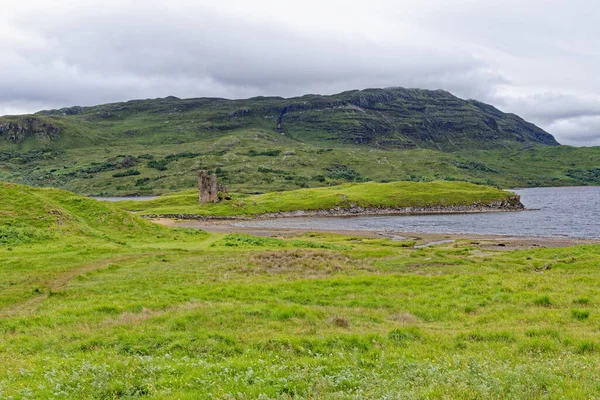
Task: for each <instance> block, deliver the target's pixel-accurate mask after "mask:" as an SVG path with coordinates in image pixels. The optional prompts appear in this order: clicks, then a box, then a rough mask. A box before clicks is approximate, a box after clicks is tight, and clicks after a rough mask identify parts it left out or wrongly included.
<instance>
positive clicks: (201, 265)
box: [0, 184, 600, 399]
mask: <svg viewBox="0 0 600 400" xmlns="http://www.w3.org/2000/svg"><path fill="white" fill-rule="evenodd" d="M0 198H1V199H2V202H0V227H1V228H0V272H1V273H0V289H1V290H0V365H2V368H0V398H56V399H71V398H89V399H106V398H148V399H162V398H181V399H198V398H207V399H208V398H236V399H243V398H379V397H393V396H402V397H404V398H450V397H451V398H462V399H475V398H520V399H538V398H593V397H597V396H598V395H599V394H600V389H599V387H598V385H597V382H598V381H600V371H599V370H598V368H597V366H598V363H599V362H600V341H599V340H598V324H599V323H600V315H598V314H597V312H596V310H597V309H598V305H599V304H600V290H598V285H597V281H598V279H600V272H599V271H598V268H597V265H598V264H599V263H600V246H598V245H583V246H579V247H572V248H565V249H561V248H547V249H544V248H531V249H526V250H507V248H506V247H498V246H497V245H496V244H495V242H486V241H478V240H458V241H457V242H456V243H446V244H442V245H437V246H432V247H425V248H419V249H416V248H413V247H412V244H413V243H409V242H398V241H394V240H389V239H385V238H373V237H364V236H356V235H333V234H327V233H311V234H302V235H299V236H294V235H291V236H281V237H255V236H250V235H242V234H219V233H211V234H209V233H204V232H200V231H191V230H182V229H168V228H165V227H161V226H157V225H153V224H151V223H149V222H147V221H145V220H143V219H141V218H139V217H137V216H135V215H131V214H128V213H125V212H123V211H121V210H119V209H118V208H117V207H115V206H114V205H111V204H107V203H101V202H97V201H95V200H92V199H87V198H82V197H79V196H76V195H73V194H72V193H68V192H63V191H60V190H56V189H48V190H46V189H43V190H42V189H36V188H30V187H25V186H19V185H9V184H0Z"/></svg>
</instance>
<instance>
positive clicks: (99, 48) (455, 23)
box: [0, 0, 600, 146]
mask: <svg viewBox="0 0 600 400" xmlns="http://www.w3.org/2000/svg"><path fill="white" fill-rule="evenodd" d="M0 1H1V4H2V13H1V14H0V54H1V56H2V57H1V62H0V114H16V113H25V112H34V111H38V110H40V109H47V108H59V107H64V106H71V105H94V104H101V103H107V102H115V101H125V100H130V99H134V98H155V97H165V96H168V95H174V96H177V97H182V98H185V97H204V96H217V97H227V98H244V97H250V96H257V95H277V96H285V97H289V96H297V95H302V94H306V93H318V94H332V93H337V92H340V91H344V90H351V89H364V88H368V87H389V86H403V87H420V88H428V89H445V90H448V91H450V92H452V93H454V94H455V95H457V96H459V97H462V98H474V99H478V100H481V101H484V102H488V103H491V104H493V105H495V106H496V107H498V108H500V109H501V110H503V111H507V112H514V113H516V114H519V115H521V116H522V117H524V118H526V119H528V120H530V121H532V122H534V123H536V124H537V125H539V126H540V127H542V128H544V129H546V130H547V131H548V132H550V133H552V134H553V135H555V137H556V138H557V139H558V141H559V142H561V143H564V144H572V145H577V146H589V145H600V41H599V40H598V37H600V1H598V0H570V1H565V0H560V1H559V0H527V1H523V0H502V1H498V0H490V1H488V0H461V1H459V0H419V1H405V0H368V1H364V0H301V1H298V0H294V1H291V0H251V1H250V0H211V1H209V0H196V1H192V0H187V1H186V0H169V1H167V0H162V1H159V0H144V1H126V0H120V1H114V0H102V1H96V0H79V1H68V0H52V1H47V0H45V1H35V0H34V1H29V0H21V1H12V0H0Z"/></svg>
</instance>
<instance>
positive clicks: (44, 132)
mask: <svg viewBox="0 0 600 400" xmlns="http://www.w3.org/2000/svg"><path fill="white" fill-rule="evenodd" d="M61 131H62V130H61V128H60V127H59V126H57V125H55V124H53V123H51V122H49V121H46V120H43V119H41V118H36V117H23V118H18V119H11V120H7V121H2V120H0V138H2V139H4V140H8V141H9V142H12V143H15V144H18V143H22V142H24V141H25V140H27V139H36V140H40V141H46V142H47V141H53V140H56V139H58V138H59V137H60V133H61Z"/></svg>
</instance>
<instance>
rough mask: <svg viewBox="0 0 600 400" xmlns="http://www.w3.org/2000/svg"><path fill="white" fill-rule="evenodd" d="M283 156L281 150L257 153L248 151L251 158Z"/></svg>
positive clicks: (251, 150)
mask: <svg viewBox="0 0 600 400" xmlns="http://www.w3.org/2000/svg"><path fill="white" fill-rule="evenodd" d="M279 154H281V150H274V149H273V150H265V151H256V150H254V149H250V150H248V155H249V156H250V157H258V156H267V157H277V156H278V155H279Z"/></svg>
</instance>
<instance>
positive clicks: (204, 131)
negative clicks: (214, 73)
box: [0, 88, 558, 151]
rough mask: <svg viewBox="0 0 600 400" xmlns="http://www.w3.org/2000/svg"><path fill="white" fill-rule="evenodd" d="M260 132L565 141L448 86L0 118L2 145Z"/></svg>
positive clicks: (484, 142) (433, 142)
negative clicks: (458, 94)
mask: <svg viewBox="0 0 600 400" xmlns="http://www.w3.org/2000/svg"><path fill="white" fill-rule="evenodd" d="M245 129H261V130H264V131H267V132H276V133H278V134H281V135H285V136H288V137H290V138H293V139H295V140H299V141H302V142H306V143H312V144H318V143H328V144H353V145H362V146H369V147H377V148H383V149H414V148H425V149H434V150H442V151H456V150H464V149H494V148H504V147H506V146H510V145H515V144H517V145H524V144H525V145H550V146H555V145H558V143H557V142H556V140H555V139H554V138H553V137H552V135H550V134H548V133H547V132H545V131H543V130H542V129H540V128H538V127H537V126H535V125H533V124H531V123H529V122H526V121H525V120H523V119H522V118H520V117H518V116H516V115H514V114H506V113H503V112H501V111H499V110H498V109H496V108H494V107H493V106H490V105H488V104H484V103H481V102H478V101H475V100H462V99H460V98H458V97H456V96H453V95H452V94H450V93H448V92H446V91H442V90H435V91H431V90H421V89H403V88H388V89H367V90H355V91H349V92H344V93H340V94H337V95H332V96H318V95H306V96H302V97H297V98H290V99H284V98H280V97H256V98H252V99H247V100H226V99H217V98H197V99H178V98H176V97H167V98H164V99H155V100H133V101H128V102H124V103H114V104H105V105H100V106H94V107H70V108H62V109H59V110H50V111H41V112H38V113H36V114H35V115H30V116H13V117H2V118H0V141H2V142H3V143H2V144H1V145H2V146H3V147H15V146H19V145H23V144H24V143H34V144H35V143H37V144H38V145H44V146H48V145H50V146H54V147H61V148H65V147H80V146H86V145H91V144H101V143H105V142H107V141H110V142H114V141H118V142H122V143H124V142H135V143H143V144H153V143H154V144H160V143H184V142H193V141H196V140H198V139H199V138H202V137H207V136H212V137H214V136H220V135H224V134H227V133H231V132H235V131H240V130H245Z"/></svg>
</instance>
